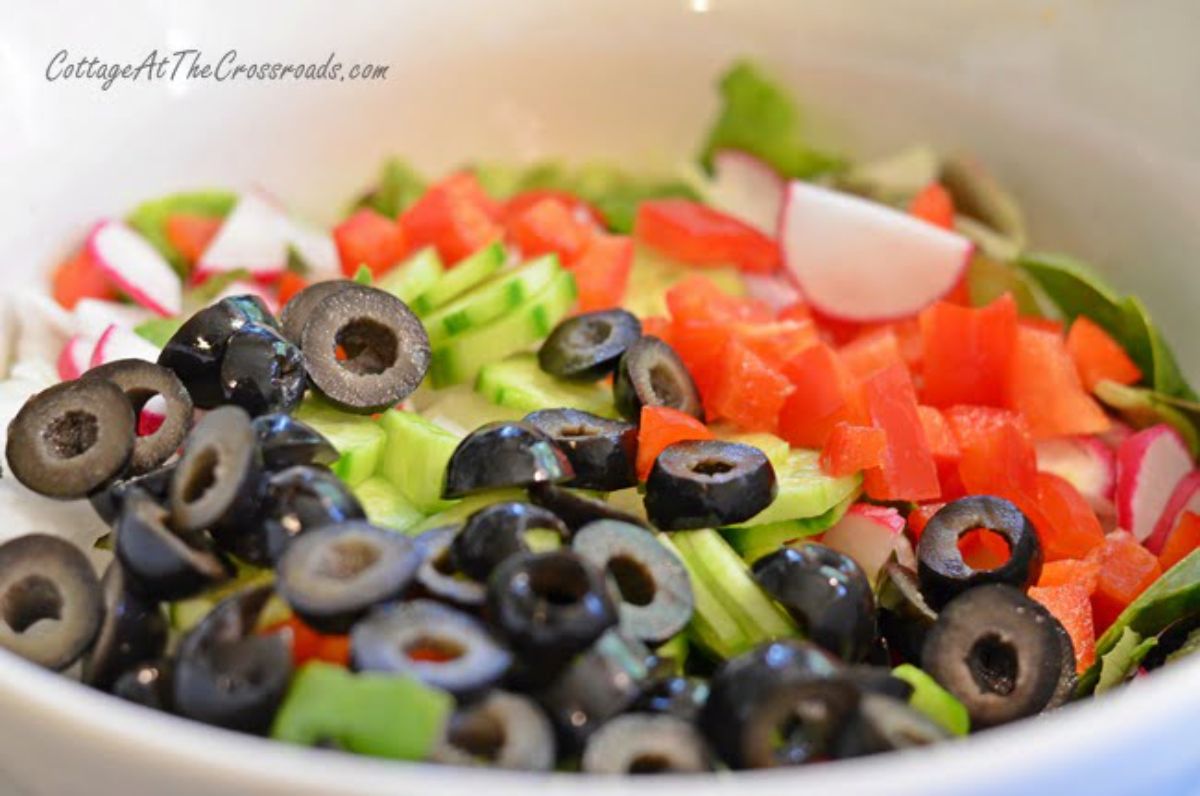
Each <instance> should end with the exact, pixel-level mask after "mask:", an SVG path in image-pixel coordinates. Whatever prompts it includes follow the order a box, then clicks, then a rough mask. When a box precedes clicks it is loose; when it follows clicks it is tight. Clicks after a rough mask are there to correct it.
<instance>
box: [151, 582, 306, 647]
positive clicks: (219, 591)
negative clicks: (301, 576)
mask: <svg viewBox="0 0 1200 796" xmlns="http://www.w3.org/2000/svg"><path fill="white" fill-rule="evenodd" d="M274 580H275V573H274V572H273V571H272V570H269V569H258V568H257V567H253V568H252V567H247V568H244V569H243V570H242V571H240V572H239V573H238V574H237V575H236V576H235V577H234V578H233V579H232V580H228V581H225V582H224V583H222V584H220V585H218V586H216V587H214V588H212V589H209V590H208V591H206V592H204V593H203V594H200V595H197V596H196V597H190V598H188V599H186V600H176V601H175V602H173V603H167V606H166V609H167V619H168V621H169V622H170V625H171V630H172V631H174V632H177V633H186V632H187V631H189V630H191V629H192V628H193V627H195V626H196V625H197V624H199V623H200V620H201V619H203V618H204V617H206V616H208V612H209V611H211V610H212V609H213V607H214V606H216V604H217V603H219V602H221V600H224V599H225V598H226V597H229V596H230V595H232V594H235V593H236V592H239V591H242V590H243V589H249V588H252V587H254V586H261V585H264V584H267V583H272V582H274ZM289 616H291V609H290V608H288V606H287V603H285V602H283V601H282V600H280V599H279V598H278V597H272V598H271V599H270V600H269V601H268V602H267V604H266V606H265V607H264V609H263V613H262V616H261V618H260V619H259V626H262V627H265V626H267V625H272V624H275V623H277V622H282V621H283V620H285V619H287V618H288V617H289Z"/></svg>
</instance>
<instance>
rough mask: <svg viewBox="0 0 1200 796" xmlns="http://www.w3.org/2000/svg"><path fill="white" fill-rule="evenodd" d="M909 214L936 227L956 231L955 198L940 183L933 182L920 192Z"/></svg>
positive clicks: (913, 200) (910, 206) (909, 206)
mask: <svg viewBox="0 0 1200 796" xmlns="http://www.w3.org/2000/svg"><path fill="white" fill-rule="evenodd" d="M908 212H909V214H910V215H914V216H916V217H917V218H919V219H921V220H922V221H927V222H929V223H930V224H933V225H934V226H935V227H941V228H942V229H954V198H953V197H952V196H950V192H949V191H947V190H946V189H945V188H943V187H942V186H941V184H939V183H936V182H931V183H929V184H928V185H926V186H925V187H924V188H922V189H921V190H920V191H918V192H917V195H916V196H914V197H913V198H912V201H911V202H909V205H908Z"/></svg>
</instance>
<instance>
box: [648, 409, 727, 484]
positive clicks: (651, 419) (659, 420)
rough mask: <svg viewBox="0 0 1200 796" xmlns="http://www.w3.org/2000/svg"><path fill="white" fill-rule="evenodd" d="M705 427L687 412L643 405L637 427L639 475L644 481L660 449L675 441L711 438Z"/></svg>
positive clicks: (711, 434) (710, 433)
mask: <svg viewBox="0 0 1200 796" xmlns="http://www.w3.org/2000/svg"><path fill="white" fill-rule="evenodd" d="M712 438H713V433H712V432H711V431H709V430H708V426H706V425H704V424H703V423H701V422H700V421H699V420H697V419H696V418H694V417H692V416H691V415H689V414H685V413H684V412H680V411H679V410H677V409H669V408H667V407H665V406H643V407H642V416H641V423H640V425H639V427H638V454H637V472H638V478H639V479H640V480H642V481H645V480H646V478H647V476H649V475H650V470H651V469H653V468H654V462H655V460H656V459H658V455H659V454H660V453H662V452H663V449H664V448H666V447H667V446H669V445H674V444H675V443H676V442H683V441H684V440H692V439H700V440H703V439H712Z"/></svg>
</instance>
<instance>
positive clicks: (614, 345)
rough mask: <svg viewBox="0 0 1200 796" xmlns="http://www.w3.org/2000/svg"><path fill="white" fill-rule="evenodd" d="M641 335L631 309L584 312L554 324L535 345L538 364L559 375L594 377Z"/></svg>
mask: <svg viewBox="0 0 1200 796" xmlns="http://www.w3.org/2000/svg"><path fill="white" fill-rule="evenodd" d="M641 336H642V324H641V321H639V320H638V319H637V317H636V316H634V315H633V314H632V313H629V312H626V311H625V310H601V311H599V312H585V313H583V314H582V315H576V316H575V317H573V318H568V319H567V320H565V321H563V322H562V323H560V324H559V325H558V326H556V327H554V331H552V332H551V333H550V336H549V337H547V338H546V342H544V343H542V347H541V348H540V349H538V365H540V366H541V368H542V370H544V371H546V372H547V373H549V374H550V375H551V376H558V377H559V378H561V379H577V380H579V381H596V380H597V379H602V378H604V377H605V376H607V375H608V374H610V373H612V372H613V371H614V370H616V368H617V363H618V362H619V361H620V360H621V355H622V354H624V353H625V350H626V349H628V348H629V346H631V345H633V344H634V342H636V341H637V339H638V338H639V337H641Z"/></svg>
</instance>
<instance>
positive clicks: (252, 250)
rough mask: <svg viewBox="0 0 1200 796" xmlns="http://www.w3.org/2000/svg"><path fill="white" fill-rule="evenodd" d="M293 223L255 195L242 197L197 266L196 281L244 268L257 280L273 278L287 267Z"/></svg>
mask: <svg viewBox="0 0 1200 796" xmlns="http://www.w3.org/2000/svg"><path fill="white" fill-rule="evenodd" d="M291 229H292V224H291V220H290V219H288V217H287V215H286V214H285V213H284V212H283V210H281V209H280V208H279V206H278V205H277V204H275V203H274V202H273V201H271V200H269V199H267V198H265V197H263V196H262V195H260V194H259V193H257V192H254V191H250V192H247V193H245V194H243V195H242V196H241V198H240V199H239V200H238V203H237V205H236V206H235V207H234V208H233V211H232V212H230V214H229V216H228V217H227V218H226V219H225V222H224V223H223V224H221V228H220V229H219V230H218V231H217V234H216V236H215V237H214V238H213V239H212V242H211V243H209V245H208V248H207V249H205V250H204V253H203V254H201V255H200V262H199V263H197V264H196V276H197V279H199V280H203V279H206V278H208V277H210V276H212V275H213V274H217V273H223V272H226V271H236V270H239V269H245V270H246V271H248V272H249V273H250V274H251V276H254V277H255V278H258V279H266V278H273V277H276V276H278V275H279V274H281V273H283V271H284V269H285V268H286V267H287V245H288V237H289V235H290V233H291Z"/></svg>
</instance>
